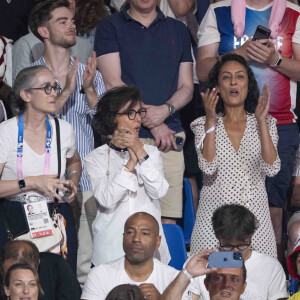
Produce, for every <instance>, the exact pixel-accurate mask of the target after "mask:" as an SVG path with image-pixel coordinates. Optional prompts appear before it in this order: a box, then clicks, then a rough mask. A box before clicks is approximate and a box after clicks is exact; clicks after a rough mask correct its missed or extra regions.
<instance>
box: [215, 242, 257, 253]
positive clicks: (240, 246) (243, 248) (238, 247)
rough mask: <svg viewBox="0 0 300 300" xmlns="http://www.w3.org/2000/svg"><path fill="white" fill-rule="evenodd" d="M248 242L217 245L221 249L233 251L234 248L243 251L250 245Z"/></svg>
mask: <svg viewBox="0 0 300 300" xmlns="http://www.w3.org/2000/svg"><path fill="white" fill-rule="evenodd" d="M250 245H251V244H250V243H249V244H240V245H225V246H222V245H221V244H220V245H219V249H220V250H222V251H233V250H234V249H235V248H236V249H238V250H240V251H244V250H247V249H248V248H249V247H250Z"/></svg>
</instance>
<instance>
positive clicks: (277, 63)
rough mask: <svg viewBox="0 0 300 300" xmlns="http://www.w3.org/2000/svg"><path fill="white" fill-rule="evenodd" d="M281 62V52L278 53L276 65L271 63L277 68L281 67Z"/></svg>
mask: <svg viewBox="0 0 300 300" xmlns="http://www.w3.org/2000/svg"><path fill="white" fill-rule="evenodd" d="M281 62H282V56H281V54H280V53H278V59H277V61H276V63H275V64H274V65H270V67H273V68H277V67H279V65H280V64H281Z"/></svg>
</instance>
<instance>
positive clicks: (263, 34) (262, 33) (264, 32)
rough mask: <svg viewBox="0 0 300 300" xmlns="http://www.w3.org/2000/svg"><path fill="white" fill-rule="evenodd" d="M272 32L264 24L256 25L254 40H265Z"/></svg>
mask: <svg viewBox="0 0 300 300" xmlns="http://www.w3.org/2000/svg"><path fill="white" fill-rule="evenodd" d="M270 34H271V30H270V29H269V28H267V27H264V26H262V25H258V26H257V27H256V31H255V33H254V35H253V38H252V40H253V41H256V40H263V39H269V37H270Z"/></svg>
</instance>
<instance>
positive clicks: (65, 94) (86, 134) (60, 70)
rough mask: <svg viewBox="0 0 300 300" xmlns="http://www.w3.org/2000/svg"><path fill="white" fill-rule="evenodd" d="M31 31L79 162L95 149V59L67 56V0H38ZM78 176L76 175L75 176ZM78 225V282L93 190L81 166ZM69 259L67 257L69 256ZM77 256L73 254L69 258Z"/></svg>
mask: <svg viewBox="0 0 300 300" xmlns="http://www.w3.org/2000/svg"><path fill="white" fill-rule="evenodd" d="M29 25H30V29H31V31H32V32H33V34H34V35H35V36H37V37H38V38H39V39H40V40H42V41H43V42H44V46H45V50H44V55H43V57H41V58H40V59H39V60H38V61H36V62H35V63H34V64H33V65H44V66H47V67H48V68H49V69H50V70H51V71H52V72H53V74H54V77H55V79H56V81H57V83H58V84H59V85H60V87H61V88H62V93H61V94H60V95H58V96H57V97H56V114H58V116H59V117H60V118H62V119H64V120H66V121H67V122H69V123H70V124H71V125H72V126H73V129H74V131H75V133H76V138H77V139H76V140H77V149H78V153H79V155H80V158H81V160H82V159H83V158H84V157H85V156H86V155H87V154H89V153H90V152H91V151H92V150H93V149H94V135H93V130H92V126H91V125H92V119H93V116H94V113H95V111H94V108H95V106H96V104H97V102H98V98H99V96H100V95H101V94H103V93H104V91H105V87H104V83H103V80H102V76H101V74H100V73H99V72H98V71H96V57H95V54H93V56H92V57H89V58H88V61H87V65H86V66H85V65H83V64H81V63H79V62H78V57H75V59H74V58H73V57H71V56H70V52H69V50H70V47H72V46H73V45H75V44H76V26H75V24H74V11H73V10H72V9H70V3H69V1H68V0H43V1H41V2H39V3H38V4H37V5H36V6H35V7H34V8H33V9H32V11H31V13H30V17H29ZM78 176H80V174H78ZM72 206H73V212H74V215H75V224H76V226H77V229H78V241H79V249H78V258H79V259H80V261H78V267H79V268H78V269H77V276H78V279H79V282H80V283H82V284H83V282H84V281H85V277H86V275H87V273H88V271H89V268H90V259H91V255H92V252H91V251H92V248H93V247H92V234H91V230H90V228H91V226H92V222H93V220H94V218H95V214H96V211H97V209H96V204H95V199H94V198H93V192H92V189H91V185H90V182H89V179H88V176H87V174H86V173H85V170H84V169H83V170H82V176H81V178H80V182H79V191H78V194H77V197H76V199H75V200H74V201H73V203H72ZM76 244H77V237H76V236H74V240H68V248H69V247H74V246H75V247H76ZM69 259H70V257H69ZM72 259H75V260H76V257H75V258H74V257H73V258H72Z"/></svg>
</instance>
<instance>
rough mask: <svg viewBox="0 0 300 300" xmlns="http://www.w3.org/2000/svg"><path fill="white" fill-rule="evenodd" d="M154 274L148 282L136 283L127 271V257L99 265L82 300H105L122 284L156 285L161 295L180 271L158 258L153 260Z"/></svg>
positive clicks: (88, 281) (91, 275) (92, 274)
mask: <svg viewBox="0 0 300 300" xmlns="http://www.w3.org/2000/svg"><path fill="white" fill-rule="evenodd" d="M153 262H154V265H153V272H152V273H151V275H150V276H149V277H148V279H147V280H145V281H143V282H135V281H133V280H131V279H130V278H129V276H128V275H127V273H126V271H125V267H124V265H125V257H124V256H122V257H121V258H119V259H117V260H114V261H112V262H109V263H106V264H102V265H99V266H98V267H95V268H93V269H92V270H91V271H90V273H89V275H88V277H87V280H86V282H85V284H84V287H83V290H82V295H81V299H85V300H100V299H105V297H106V296H107V295H108V293H109V292H110V291H111V290H112V289H113V288H114V287H116V286H118V285H120V284H127V283H128V284H135V285H138V286H139V285H141V284H143V283H152V284H154V285H155V287H156V288H157V290H158V291H159V293H160V294H162V293H163V292H164V290H165V289H166V288H167V287H168V285H169V284H170V283H171V282H172V281H173V280H174V278H175V277H176V276H177V274H178V273H179V271H178V270H176V269H174V268H172V267H170V266H168V265H165V264H163V263H161V262H160V261H159V260H157V259H156V258H154V259H153Z"/></svg>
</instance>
